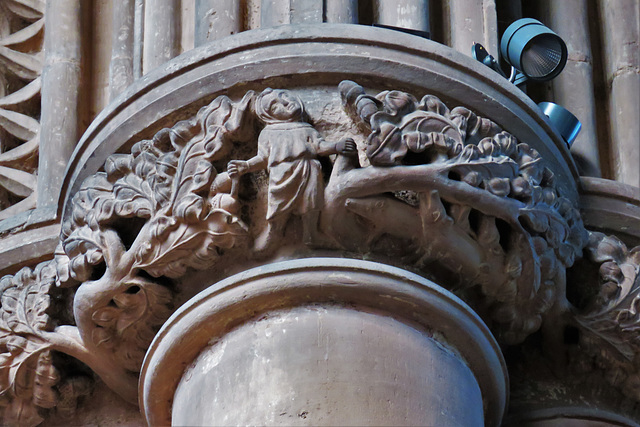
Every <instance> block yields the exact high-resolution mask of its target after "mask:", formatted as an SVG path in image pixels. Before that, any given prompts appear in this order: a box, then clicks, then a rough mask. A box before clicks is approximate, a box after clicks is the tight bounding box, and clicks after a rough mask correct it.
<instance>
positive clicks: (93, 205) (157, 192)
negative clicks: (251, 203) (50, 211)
mask: <svg viewBox="0 0 640 427" xmlns="http://www.w3.org/2000/svg"><path fill="white" fill-rule="evenodd" d="M252 97H253V94H252V93H250V94H248V95H247V96H246V97H245V99H243V101H241V102H240V103H239V104H237V105H236V104H233V103H232V102H231V101H230V100H229V99H228V98H227V97H224V96H222V97H218V98H216V99H215V100H214V101H213V102H212V103H211V104H210V105H208V106H207V107H204V108H203V109H202V110H201V111H200V112H199V113H198V115H197V116H196V118H195V119H193V120H190V121H182V122H179V123H177V124H176V125H175V126H173V127H172V128H171V129H163V130H162V131H160V132H158V133H157V134H156V135H155V136H154V137H153V138H152V139H150V140H143V141H140V142H138V143H136V144H135V145H134V146H133V148H132V150H131V154H114V155H111V156H110V157H109V158H108V159H107V161H106V163H105V166H104V169H105V172H99V173H97V174H95V175H93V176H91V177H89V178H87V179H86V180H85V182H84V183H83V185H82V188H81V189H80V191H78V193H77V194H76V195H75V196H74V200H73V211H72V214H71V218H70V221H67V222H65V223H64V224H63V239H62V246H63V250H64V252H65V253H66V255H67V256H68V257H69V261H68V263H65V262H64V260H63V259H62V258H61V259H60V261H61V263H60V264H61V265H62V266H64V265H65V264H67V265H68V270H69V275H70V276H71V277H72V278H74V279H76V280H79V281H84V280H87V279H88V278H89V277H90V274H91V271H92V267H93V266H94V265H96V264H98V263H100V262H102V261H103V260H104V256H105V254H104V252H105V250H106V247H107V246H109V245H110V244H111V243H108V239H105V237H104V235H105V231H106V230H109V229H115V230H116V231H119V232H120V233H121V234H127V233H131V234H135V233H136V232H137V233H138V234H137V239H136V240H135V241H134V242H133V243H132V244H131V249H130V250H131V251H132V252H133V253H134V254H135V266H136V267H139V268H143V269H145V270H147V272H149V273H150V274H152V275H154V276H161V275H166V276H169V277H178V276H180V275H181V274H183V273H184V270H185V269H186V268H187V267H194V268H204V267H205V266H207V265H208V264H209V263H210V262H211V261H212V260H213V259H215V257H216V255H217V248H220V247H229V246H231V245H233V243H234V242H235V239H236V238H238V237H241V236H242V235H244V234H245V233H246V227H245V226H244V224H243V223H242V222H241V221H240V219H239V218H238V217H237V216H236V215H235V214H236V211H237V209H238V206H237V202H236V201H235V200H234V199H233V198H232V197H231V196H230V195H229V194H226V193H219V192H218V191H216V190H212V189H211V188H210V187H211V185H212V183H213V181H214V179H215V178H216V177H217V176H218V172H217V170H216V168H215V167H214V165H213V163H214V162H215V161H216V160H219V159H220V158H221V156H223V155H224V154H226V152H227V151H228V150H229V148H230V144H231V143H232V142H231V141H232V140H234V139H237V138H239V137H241V136H242V134H243V133H246V132H247V129H246V128H247V126H246V124H245V123H244V122H245V121H246V120H247V119H246V117H245V116H246V115H243V113H244V110H245V109H246V108H247V105H248V104H249V103H250V101H251V99H252ZM249 129H251V127H250V126H249ZM132 217H137V218H141V219H144V220H147V221H146V222H145V224H144V226H143V227H142V229H141V230H134V229H131V228H126V224H127V222H126V221H124V222H123V221H122V219H126V218H132ZM118 221H120V222H118ZM121 224H125V229H124V231H122V230H118V226H120V225H121ZM122 237H123V236H121V239H122ZM107 266H108V267H110V266H109V262H108V261H107ZM129 267H131V266H129Z"/></svg>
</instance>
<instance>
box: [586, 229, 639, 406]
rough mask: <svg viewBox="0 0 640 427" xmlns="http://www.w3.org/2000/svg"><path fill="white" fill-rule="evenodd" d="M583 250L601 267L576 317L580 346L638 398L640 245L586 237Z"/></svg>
mask: <svg viewBox="0 0 640 427" xmlns="http://www.w3.org/2000/svg"><path fill="white" fill-rule="evenodd" d="M586 249H587V250H586V253H587V256H588V258H589V260H590V261H591V262H595V263H597V264H599V265H600V267H599V273H600V281H599V282H600V287H599V291H598V293H597V294H596V295H595V297H594V298H593V299H592V301H590V303H589V304H588V305H587V306H586V307H585V309H584V310H581V311H580V312H579V313H577V314H576V316H575V320H576V321H577V323H578V325H579V327H580V329H581V330H582V333H581V335H580V344H581V347H582V349H583V351H585V352H586V353H587V354H588V355H589V356H591V357H593V358H595V360H596V362H597V364H598V365H599V366H601V367H604V368H605V369H606V371H607V379H608V380H609V381H610V382H611V383H612V384H613V385H616V386H618V387H620V388H622V390H623V392H624V393H625V394H627V395H629V396H632V397H633V398H634V399H636V400H640V356H639V355H640V247H635V248H633V249H627V247H626V245H625V244H624V243H622V242H621V241H620V240H619V239H617V238H616V237H614V236H606V235H604V234H602V233H590V239H589V244H588V246H587V248H586ZM583 357H584V356H583Z"/></svg>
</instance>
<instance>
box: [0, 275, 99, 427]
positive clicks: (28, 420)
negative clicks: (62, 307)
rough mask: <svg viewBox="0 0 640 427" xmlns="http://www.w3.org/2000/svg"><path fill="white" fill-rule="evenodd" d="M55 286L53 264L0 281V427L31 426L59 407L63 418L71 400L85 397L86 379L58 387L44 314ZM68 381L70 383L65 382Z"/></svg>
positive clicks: (50, 325)
mask: <svg viewBox="0 0 640 427" xmlns="http://www.w3.org/2000/svg"><path fill="white" fill-rule="evenodd" d="M54 284H55V267H54V265H53V263H51V262H48V263H43V264H40V265H39V266H38V267H37V268H36V269H35V270H34V271H32V270H30V269H28V268H23V269H22V270H20V271H19V272H18V273H17V274H16V275H15V276H6V277H4V278H3V279H2V280H0V295H1V299H0V303H1V309H2V316H1V318H0V385H1V386H2V390H1V391H0V407H2V408H3V410H2V420H3V423H7V424H10V425H37V424H39V423H40V422H41V421H42V420H43V418H42V416H41V413H40V412H41V411H42V410H43V409H50V408H54V407H56V406H58V405H60V407H59V409H60V411H62V412H63V413H64V412H66V414H67V415H71V413H72V412H73V410H75V404H76V399H77V397H78V396H79V395H82V394H86V392H87V391H88V389H87V385H86V379H80V378H73V379H69V380H66V381H62V382H61V381H60V374H59V373H58V370H57V369H56V368H55V367H54V366H53V363H52V354H51V351H50V350H51V349H52V347H53V345H52V344H53V343H52V342H51V341H50V340H49V339H48V337H47V335H46V333H47V332H49V333H51V332H52V331H53V326H54V325H53V322H52V319H51V318H50V316H49V314H48V311H49V308H50V304H51V297H50V295H49V292H50V290H51V288H52V287H53V286H54ZM69 381H70V382H69Z"/></svg>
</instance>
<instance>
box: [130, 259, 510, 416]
mask: <svg viewBox="0 0 640 427" xmlns="http://www.w3.org/2000/svg"><path fill="white" fill-rule="evenodd" d="M230 331H231V332H230ZM426 331H429V332H427V333H426V334H425V332H426ZM344 340H347V341H348V342H350V343H351V344H350V346H349V347H348V348H345V347H342V346H341V345H340V343H341V342H344ZM185 343H188V345H185ZM178 348H179V349H180V351H176V349H178ZM277 348H280V349H282V348H287V349H288V350H287V351H280V350H277V351H276V349H277ZM463 361H464V363H463ZM192 362H193V363H192ZM186 365H188V366H190V367H189V368H188V369H187V371H183V368H182V367H183V366H186ZM467 366H468V367H467ZM503 369H504V365H503V362H502V360H501V355H500V352H499V347H498V346H497V344H496V343H495V341H494V339H493V337H492V336H491V334H490V333H489V331H488V329H487V328H486V326H485V325H484V324H483V323H482V321H481V320H480V319H479V318H478V317H477V315H475V314H474V313H473V312H472V311H471V310H470V309H469V308H468V307H467V306H466V305H465V304H464V303H462V302H461V301H460V300H459V299H457V298H456V297H454V296H453V295H452V294H450V293H448V292H446V291H444V290H443V289H442V288H440V287H439V286H437V285H435V284H433V283H431V282H429V281H427V280H425V279H423V278H421V277H419V276H416V275H413V274H411V273H408V272H406V271H403V270H399V269H397V268H393V267H389V266H384V265H381V264H375V263H371V262H364V261H356V260H344V259H332V258H314V259H301V260H296V261H288V262H284V263H279V264H271V265H269V266H264V267H260V268H257V269H254V270H250V271H247V272H243V273H241V274H239V275H236V276H233V277H230V278H228V279H226V280H225V281H223V282H220V283H218V284H216V285H215V286H212V287H210V288H209V289H208V290H206V291H204V292H202V293H201V294H198V295H197V296H196V297H194V298H193V299H192V300H191V301H189V302H188V303H187V304H185V305H183V306H182V308H181V309H180V310H179V311H178V312H176V313H175V314H174V316H173V317H172V318H171V319H170V320H169V321H168V322H167V323H166V324H165V326H164V327H163V328H162V330H161V331H160V332H159V334H158V336H157V338H156V339H155V340H154V343H153V344H152V347H151V349H150V351H149V355H148V357H147V359H146V362H145V366H144V368H143V372H142V377H141V383H140V393H141V406H142V408H143V411H144V414H145V416H146V419H147V422H148V423H150V424H151V425H155V424H168V423H169V420H170V419H171V422H173V423H174V424H192V425H218V424H222V425H225V424H237V423H239V424H242V423H256V422H259V420H263V422H265V423H267V424H273V425H335V424H346V425H352V424H364V425H375V424H383V425H397V424H402V425H442V424H455V425H481V424H482V416H481V415H480V413H481V412H482V411H483V409H482V406H483V403H481V402H482V401H484V422H485V423H486V424H485V425H489V426H493V425H499V424H500V420H501V418H502V411H503V410H504V406H503V405H504V404H505V400H504V399H505V397H506V385H507V380H506V378H505V376H504V371H503ZM202 370H204V371H206V374H205V375H204V376H203V375H201V373H200V371H202ZM437 372H438V373H437ZM236 373H237V375H236ZM217 374H219V375H217ZM194 376H197V377H198V378H199V379H197V380H195V382H194V383H192V382H191V381H192V379H193V378H194ZM181 378H182V379H181ZM216 378H217V379H216ZM178 383H179V385H178ZM374 385H375V386H374ZM176 386H177V387H178V389H177V392H176V395H175V398H174V397H173V390H174V388H175V387H176ZM194 386H195V388H194ZM478 387H479V388H478ZM198 390H207V395H208V396H209V397H208V398H207V399H202V397H200V396H199V392H198ZM384 390H386V392H385V391H384ZM394 391H395V392H394ZM234 396H235V397H238V396H248V398H247V399H246V400H245V403H243V404H240V405H236V402H235V399H234ZM252 396H253V397H252ZM261 396H262V397H266V396H269V397H266V399H263V398H262V397H261ZM385 396H386V397H385ZM174 399H175V400H174ZM168 401H169V402H171V401H173V404H174V405H179V407H176V406H174V409H173V415H171V410H170V408H169V406H168V405H167V402H168ZM211 401H213V403H212V404H211V403H209V402H211ZM231 402H233V404H231ZM462 402H464V404H463V403H462ZM252 403H255V405H253V404H252ZM245 405H248V406H245ZM249 408H250V409H249ZM289 415H292V417H289ZM170 417H172V418H170Z"/></svg>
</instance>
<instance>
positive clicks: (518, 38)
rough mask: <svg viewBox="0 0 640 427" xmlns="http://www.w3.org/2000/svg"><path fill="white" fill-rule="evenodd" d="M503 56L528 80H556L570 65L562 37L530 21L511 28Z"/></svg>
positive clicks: (503, 37)
mask: <svg viewBox="0 0 640 427" xmlns="http://www.w3.org/2000/svg"><path fill="white" fill-rule="evenodd" d="M500 52H501V53H502V57H503V58H504V59H505V60H506V61H507V62H508V63H509V64H510V65H512V66H513V67H514V68H516V69H517V70H519V71H521V72H522V74H524V75H525V76H526V77H527V78H530V79H533V80H538V81H545V80H550V79H552V78H554V77H555V76H557V75H558V74H560V71H562V69H563V68H564V65H565V64H566V62H567V45H566V44H565V43H564V41H562V39H561V38H560V36H558V35H557V34H556V33H554V32H553V31H551V30H550V29H549V28H547V27H545V26H544V25H542V23H541V22H540V21H536V20H535V19H531V18H523V19H518V20H517V21H515V22H514V23H513V24H511V25H509V27H508V28H507V29H506V30H505V32H504V34H503V36H502V41H501V42H500Z"/></svg>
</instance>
